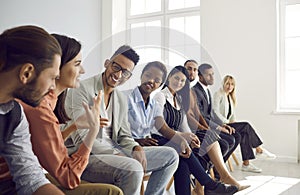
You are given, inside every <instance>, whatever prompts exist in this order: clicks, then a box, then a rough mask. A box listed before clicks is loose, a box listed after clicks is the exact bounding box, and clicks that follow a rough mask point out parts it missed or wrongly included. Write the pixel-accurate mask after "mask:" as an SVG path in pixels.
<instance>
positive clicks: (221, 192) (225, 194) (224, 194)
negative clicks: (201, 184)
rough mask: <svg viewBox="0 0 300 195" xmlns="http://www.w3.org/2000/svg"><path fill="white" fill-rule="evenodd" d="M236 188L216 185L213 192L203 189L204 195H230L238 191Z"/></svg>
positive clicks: (220, 184)
mask: <svg viewBox="0 0 300 195" xmlns="http://www.w3.org/2000/svg"><path fill="white" fill-rule="evenodd" d="M238 190H239V189H238V187H237V186H234V185H227V184H223V183H218V184H217V187H216V188H215V189H214V190H208V189H206V188H204V194H205V195H232V194H234V193H236V192H237V191H238Z"/></svg>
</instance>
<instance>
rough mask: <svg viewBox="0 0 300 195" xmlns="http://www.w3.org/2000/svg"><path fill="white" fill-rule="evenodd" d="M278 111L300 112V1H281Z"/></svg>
mask: <svg viewBox="0 0 300 195" xmlns="http://www.w3.org/2000/svg"><path fill="white" fill-rule="evenodd" d="M279 7H280V10H279V67H278V78H279V80H278V94H277V96H278V98H277V99H278V102H277V110H278V111H283V112H300V87H299V83H300V0H281V1H280V6H279Z"/></svg>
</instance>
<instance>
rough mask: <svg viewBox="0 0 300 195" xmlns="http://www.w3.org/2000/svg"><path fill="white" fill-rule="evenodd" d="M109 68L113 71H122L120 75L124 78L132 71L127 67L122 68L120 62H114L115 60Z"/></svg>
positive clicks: (129, 75)
mask: <svg viewBox="0 0 300 195" xmlns="http://www.w3.org/2000/svg"><path fill="white" fill-rule="evenodd" d="M111 69H112V70H113V71H114V72H119V71H122V77H123V78H125V79H128V78H129V77H131V75H132V72H130V71H129V70H127V69H124V68H122V66H121V65H120V64H118V63H117V62H115V61H112V62H111Z"/></svg>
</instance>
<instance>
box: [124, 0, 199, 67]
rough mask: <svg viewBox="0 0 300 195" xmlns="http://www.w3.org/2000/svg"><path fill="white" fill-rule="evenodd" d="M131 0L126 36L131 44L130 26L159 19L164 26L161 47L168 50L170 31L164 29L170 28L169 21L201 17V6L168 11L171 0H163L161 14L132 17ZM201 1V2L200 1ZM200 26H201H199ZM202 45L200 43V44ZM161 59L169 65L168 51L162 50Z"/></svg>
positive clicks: (127, 11) (127, 10)
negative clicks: (179, 18) (176, 18)
mask: <svg viewBox="0 0 300 195" xmlns="http://www.w3.org/2000/svg"><path fill="white" fill-rule="evenodd" d="M130 1H131V0H127V1H126V16H127V18H126V28H127V31H126V32H128V34H127V35H126V38H127V42H130V34H129V33H130V25H131V24H134V23H138V22H148V21H153V20H157V19H158V18H159V19H160V20H161V26H162V34H161V45H162V46H163V48H167V47H168V46H169V39H168V38H167V37H168V31H166V30H165V28H164V27H169V19H170V18H174V17H176V16H177V17H184V16H193V15H199V17H200V20H201V15H200V6H196V7H189V8H181V9H175V10H168V3H169V0H161V11H160V12H153V13H146V14H139V15H130V3H131V2H130ZM199 1H200V0H199ZM199 25H200V24H199ZM199 40H200V42H201V26H200V34H199ZM199 44H200V43H199ZM161 52H162V53H161V57H162V61H164V62H165V63H167V64H168V63H169V56H168V55H169V54H168V50H165V49H162V50H161Z"/></svg>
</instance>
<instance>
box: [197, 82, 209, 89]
mask: <svg viewBox="0 0 300 195" xmlns="http://www.w3.org/2000/svg"><path fill="white" fill-rule="evenodd" d="M199 83H200V85H201V86H202V87H203V89H204V90H205V91H207V90H208V86H205V85H203V84H202V83H201V82H200V81H199Z"/></svg>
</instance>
